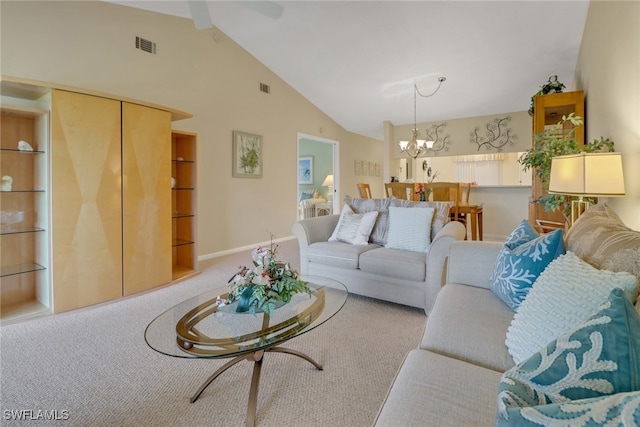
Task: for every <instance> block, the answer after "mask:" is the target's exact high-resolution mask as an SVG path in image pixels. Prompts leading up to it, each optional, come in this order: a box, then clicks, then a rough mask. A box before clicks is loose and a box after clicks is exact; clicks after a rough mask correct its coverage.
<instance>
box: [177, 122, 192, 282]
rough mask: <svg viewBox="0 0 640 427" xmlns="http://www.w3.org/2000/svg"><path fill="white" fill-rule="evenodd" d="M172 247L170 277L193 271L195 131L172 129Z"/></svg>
mask: <svg viewBox="0 0 640 427" xmlns="http://www.w3.org/2000/svg"><path fill="white" fill-rule="evenodd" d="M171 139H172V141H171V177H172V178H173V179H172V191H171V193H172V215H171V222H172V245H173V248H172V251H173V279H174V280H176V279H181V278H184V277H186V276H189V275H191V274H195V273H197V253H196V153H197V151H196V140H197V137H196V135H195V134H192V133H188V132H179V131H173V132H172V138H171Z"/></svg>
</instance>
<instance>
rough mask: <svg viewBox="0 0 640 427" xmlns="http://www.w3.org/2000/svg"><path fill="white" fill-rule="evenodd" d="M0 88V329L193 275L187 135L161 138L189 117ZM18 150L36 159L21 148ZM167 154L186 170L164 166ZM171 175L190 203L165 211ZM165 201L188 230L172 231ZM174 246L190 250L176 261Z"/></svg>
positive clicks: (50, 91)
mask: <svg viewBox="0 0 640 427" xmlns="http://www.w3.org/2000/svg"><path fill="white" fill-rule="evenodd" d="M1 89H2V104H3V105H2V128H1V130H2V140H1V143H0V174H1V175H3V176H4V175H6V176H11V177H12V178H13V183H12V184H13V185H12V188H11V189H9V187H3V189H2V192H1V193H0V197H1V203H2V205H1V208H2V211H3V214H2V218H3V219H2V225H1V228H0V239H1V249H2V251H1V252H0V268H1V269H0V276H1V277H0V304H1V308H2V312H1V313H0V314H1V319H2V322H5V321H6V320H13V319H15V318H18V317H22V318H23V317H26V316H30V315H33V314H35V315H38V314H42V313H50V312H61V311H67V310H71V309H75V308H79V307H85V306H88V305H92V304H96V303H100V302H104V301H109V300H113V299H116V298H119V297H122V296H124V295H131V294H133V293H136V292H140V291H144V290H147V289H150V288H153V287H156V286H158V285H162V284H166V283H169V282H171V280H172V278H173V277H174V276H175V272H176V270H182V271H183V273H181V274H184V270H186V269H187V266H188V267H189V268H191V269H192V270H195V249H194V248H195V194H193V193H194V192H195V155H196V153H195V136H194V135H189V134H185V135H184V136H182V137H179V138H177V139H176V138H174V139H172V133H171V122H172V120H179V119H184V118H187V117H190V115H188V114H187V113H184V112H180V111H177V110H172V109H167V108H163V107H159V106H155V105H152V104H144V103H137V102H135V101H134V102H132V101H131V100H124V99H118V98H114V97H111V96H108V95H105V94H100V93H95V92H93V93H84V92H82V91H78V90H76V89H74V88H69V87H60V86H55V85H51V86H44V85H42V84H41V82H30V81H26V80H21V79H12V78H4V77H3V80H2V82H1ZM8 101H9V102H8ZM5 104H6V105H5ZM19 140H25V141H29V142H30V143H31V145H32V147H33V148H34V150H33V151H31V152H27V151H21V150H19V149H18V147H17V144H18V141H19ZM176 141H179V143H177V142H176ZM178 146H179V148H176V147H178ZM172 150H177V151H176V153H177V154H176V156H182V157H184V158H185V159H187V160H185V161H184V162H178V161H177V160H172ZM181 150H182V151H181ZM180 153H182V154H180ZM183 163H184V165H183ZM178 164H180V165H181V166H178ZM183 166H184V167H183ZM174 172H175V173H176V175H177V176H178V178H179V179H180V180H181V182H182V183H183V184H182V185H184V186H185V187H188V188H191V193H192V194H191V195H190V196H188V197H187V198H184V197H181V198H177V199H176V201H175V202H174V200H173V199H174V197H172V194H173V193H175V192H174V191H173V190H172V188H171V176H172V173H174ZM5 188H6V189H5ZM172 203H177V206H179V210H180V211H181V212H185V213H187V214H188V215H187V218H191V223H190V224H189V223H187V224H180V225H179V227H177V228H176V226H175V224H174V223H175V220H174V218H173V215H172V212H173V211H174V210H175V208H174V206H176V205H174V204H172ZM5 211H7V212H8V211H11V212H14V211H19V212H21V213H20V215H21V216H22V217H21V222H20V223H19V224H15V225H14V224H11V225H9V224H8V222H7V220H5V218H9V216H10V215H13V214H5V213H4V212H5ZM177 239H178V240H180V239H188V240H189V241H190V244H189V245H187V246H189V247H190V248H191V249H190V251H189V250H179V251H178V252H177V253H176V249H175V241H176V240H177ZM178 267H180V268H178ZM14 313H15V315H14Z"/></svg>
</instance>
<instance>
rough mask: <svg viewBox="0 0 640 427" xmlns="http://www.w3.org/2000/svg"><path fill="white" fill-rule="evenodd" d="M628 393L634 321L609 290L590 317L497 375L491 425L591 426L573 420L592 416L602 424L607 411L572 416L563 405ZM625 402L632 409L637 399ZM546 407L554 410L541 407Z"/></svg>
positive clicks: (638, 367)
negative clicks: (539, 422)
mask: <svg viewBox="0 0 640 427" xmlns="http://www.w3.org/2000/svg"><path fill="white" fill-rule="evenodd" d="M632 391H640V316H639V315H638V313H637V312H636V310H635V308H634V307H633V305H632V304H631V302H630V301H629V299H628V298H627V297H626V296H625V294H624V291H622V290H621V289H614V290H613V291H611V293H610V294H609V298H608V300H607V302H606V303H604V304H603V305H601V306H600V308H599V309H598V310H597V311H596V313H595V314H593V315H592V316H591V317H589V318H588V319H586V320H585V321H584V322H583V323H581V324H580V325H578V326H577V327H575V328H574V329H572V330H571V331H569V332H567V333H566V334H563V335H561V336H559V337H558V338H557V339H556V340H555V341H553V342H551V343H550V344H549V345H547V346H546V347H545V348H543V349H541V350H540V351H538V352H537V353H536V354H534V355H533V356H531V357H530V358H529V359H527V360H525V361H524V362H522V363H519V364H517V365H516V366H514V367H513V368H511V369H509V370H508V371H506V372H505V373H504V374H503V375H502V379H501V381H500V388H499V391H498V405H497V409H496V423H495V424H496V425H498V426H503V425H521V424H524V425H526V423H525V422H524V421H528V422H530V423H534V422H536V421H534V420H536V419H540V417H545V416H549V417H555V418H552V419H553V420H554V421H557V420H563V422H561V423H560V424H562V425H593V423H585V424H582V423H577V422H576V423H574V422H573V421H574V420H580V419H581V418H580V417H585V416H587V417H588V416H595V415H596V414H597V413H599V414H600V415H599V418H598V419H603V418H602V415H603V414H605V415H607V414H608V412H601V408H600V407H595V408H594V409H590V408H588V407H586V408H582V409H580V410H578V411H573V409H575V408H576V406H575V405H574V406H571V405H566V403H568V402H573V403H576V404H577V403H578V402H579V401H580V400H581V399H591V398H600V397H602V396H608V395H613V394H616V393H626V392H632ZM630 401H631V402H635V405H637V404H638V399H637V396H635V398H632V399H631V400H630ZM563 403H564V404H565V405H563ZM622 403H624V402H622V401H620V404H622ZM626 403H629V401H626ZM626 403H625V404H626ZM550 404H556V407H554V408H546V409H545V408H544V406H545V405H550ZM598 404H599V403H594V405H596V406H597V405H598ZM602 405H603V407H604V405H605V403H602ZM614 406H618V404H615V405H614ZM524 407H531V408H533V409H528V410H526V411H525V410H523V409H522V408H524ZM628 409H629V410H632V411H633V412H634V413H636V414H637V408H636V409H633V408H628ZM616 413H617V410H614V409H612V410H611V416H614V415H615V414H616ZM589 414H590V415H589ZM518 421H521V422H522V423H520V422H518ZM543 424H544V425H549V424H548V423H543ZM614 425H617V424H614Z"/></svg>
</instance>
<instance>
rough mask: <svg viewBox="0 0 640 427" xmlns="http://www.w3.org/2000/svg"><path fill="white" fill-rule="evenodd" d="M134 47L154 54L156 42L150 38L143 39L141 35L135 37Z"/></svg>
mask: <svg viewBox="0 0 640 427" xmlns="http://www.w3.org/2000/svg"><path fill="white" fill-rule="evenodd" d="M136 49H140V50H142V51H144V52H148V53H152V54H154V55H155V54H156V44H155V43H154V42H152V41H151V40H147V39H143V38H142V37H136Z"/></svg>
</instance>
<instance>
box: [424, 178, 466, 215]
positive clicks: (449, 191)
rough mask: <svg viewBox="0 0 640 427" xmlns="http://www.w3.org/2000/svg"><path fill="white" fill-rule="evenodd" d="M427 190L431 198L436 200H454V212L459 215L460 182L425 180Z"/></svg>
mask: <svg viewBox="0 0 640 427" xmlns="http://www.w3.org/2000/svg"><path fill="white" fill-rule="evenodd" d="M423 185H424V188H425V191H426V192H427V193H428V194H429V200H432V201H434V202H452V212H451V213H452V214H453V215H454V218H457V217H458V205H459V204H460V200H459V195H460V183H459V182H425V183H424V184H423Z"/></svg>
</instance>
